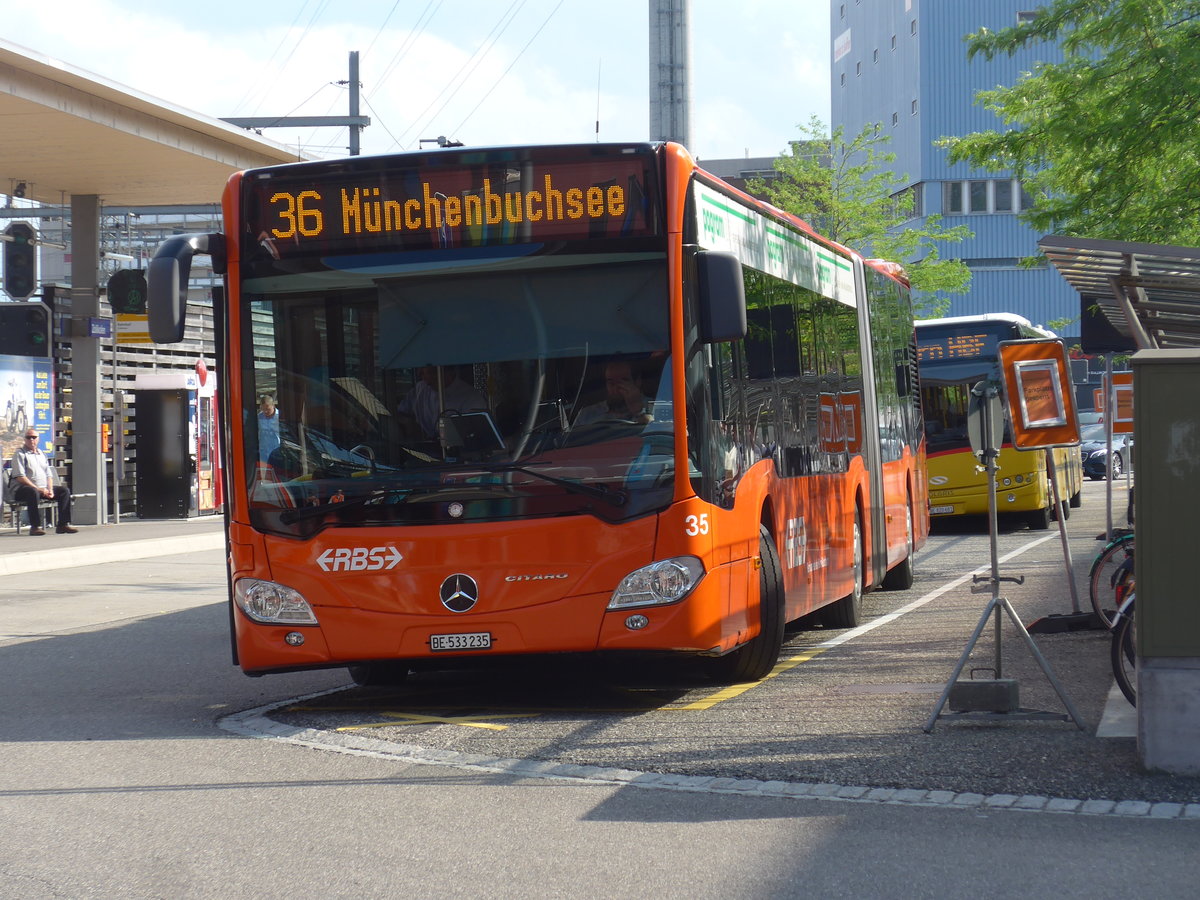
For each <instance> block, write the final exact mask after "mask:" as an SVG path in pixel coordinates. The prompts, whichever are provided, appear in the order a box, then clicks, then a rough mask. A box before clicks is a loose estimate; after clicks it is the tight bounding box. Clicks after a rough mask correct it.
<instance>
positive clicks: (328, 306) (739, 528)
mask: <svg viewBox="0 0 1200 900" xmlns="http://www.w3.org/2000/svg"><path fill="white" fill-rule="evenodd" d="M222 202H223V213H224V223H225V232H224V234H197V235H181V236H178V237H175V238H172V239H169V240H168V241H165V242H164V243H163V244H162V246H161V247H160V248H159V250H158V253H157V254H156V256H155V258H154V260H152V262H151V264H150V269H149V307H150V320H151V329H152V333H153V337H154V338H155V340H156V341H159V342H171V341H178V340H181V339H182V336H183V333H184V327H185V324H186V321H185V320H186V308H187V298H186V293H185V291H184V290H183V288H184V287H185V286H186V285H187V283H188V272H189V269H190V264H191V259H192V257H193V255H195V254H204V253H206V254H209V255H211V256H212V259H213V265H214V269H216V270H217V271H218V272H222V273H223V274H224V277H225V290H224V292H217V296H215V297H214V314H215V318H216V323H217V329H218V336H219V345H220V348H221V349H220V359H219V364H220V367H221V369H222V377H223V378H224V379H225V384H226V385H227V389H226V390H225V392H224V394H223V397H222V401H223V428H224V430H225V436H226V440H225V441H224V448H225V449H226V454H227V458H226V460H225V466H226V468H225V472H226V473H227V487H228V493H227V496H228V503H227V507H226V516H227V523H228V550H229V574H230V616H231V621H232V643H233V652H234V661H235V663H236V664H238V665H240V666H241V668H242V669H243V670H244V671H245V672H246V673H247V674H250V675H261V674H265V673H269V672H285V671H293V670H300V669H309V668H320V667H333V666H345V667H347V668H348V669H349V670H350V673H351V675H352V676H353V678H354V679H355V680H356V681H358V682H359V683H362V684H376V683H386V682H390V681H395V680H398V679H400V678H403V677H404V676H405V675H406V674H407V673H408V672H409V671H410V670H411V669H413V668H417V667H420V666H423V665H424V666H427V665H438V664H445V663H447V662H453V661H455V660H458V659H461V658H463V657H478V656H486V655H507V654H544V653H558V652H608V651H614V652H615V651H643V652H644V651H670V652H674V653H679V654H687V655H689V656H697V655H698V656H702V657H709V658H711V659H710V661H709V663H708V664H710V665H711V666H712V667H713V669H714V670H715V673H716V674H717V675H718V676H720V677H727V678H730V679H740V680H753V679H757V678H761V677H763V676H764V675H766V674H767V673H768V672H770V671H771V669H772V667H773V666H774V665H775V663H776V661H777V659H778V655H779V652H780V648H781V645H782V640H783V633H784V626H785V624H786V623H787V622H789V621H791V620H794V619H797V618H800V617H801V616H805V615H808V614H810V613H819V614H820V615H821V617H822V618H823V619H824V621H825V622H826V623H827V624H831V625H837V626H850V625H854V624H856V623H857V622H858V621H859V617H860V615H861V602H862V594H863V592H864V591H866V590H869V589H872V588H876V587H880V586H883V587H898V588H904V587H907V586H909V584H911V581H912V559H913V554H914V552H915V550H916V549H917V548H918V547H919V546H920V545H921V544H922V542H923V541H924V539H925V536H926V532H927V520H926V508H927V502H926V496H925V482H924V469H925V466H924V457H923V454H924V447H923V442H922V433H921V416H920V409H919V397H918V394H917V384H916V349H915V346H916V345H915V342H914V337H913V334H914V332H913V320H912V312H911V306H910V303H909V297H908V287H907V283H906V282H905V280H904V278H903V273H902V272H900V271H899V270H898V269H897V268H896V267H894V266H890V265H888V264H885V263H880V262H876V261H868V260H864V259H862V258H861V257H860V256H858V255H856V254H855V253H853V252H852V251H849V250H847V249H845V248H842V247H839V246H837V245H835V244H833V243H831V242H829V241H826V240H823V239H822V238H821V237H820V236H819V235H817V234H816V233H814V232H813V230H812V229H811V228H809V227H808V226H807V225H806V224H805V223H803V222H801V221H799V220H797V219H794V218H791V217H789V216H787V215H785V214H783V213H781V212H779V211H778V210H776V209H774V208H772V207H770V206H768V205H766V204H763V203H761V202H759V201H757V200H755V199H754V198H752V197H749V196H748V195H746V194H743V193H740V192H738V191H736V190H735V189H733V188H731V187H730V186H729V185H727V184H725V183H724V182H722V181H720V180H719V179H717V178H715V177H713V176H711V175H708V174H706V173H705V172H703V171H702V170H701V169H700V168H698V167H697V165H696V163H695V161H694V160H693V159H692V157H691V156H690V155H689V154H688V153H687V151H686V150H684V148H682V147H680V146H678V145H676V144H671V143H666V144H628V145H624V144H623V145H603V144H598V145H589V146H574V147H573V146H561V147H553V146H546V147H523V148H522V147H516V148H495V149H465V148H463V149H458V148H453V149H444V150H438V151H431V152H422V153H413V154H404V155H396V156H380V157H353V158H349V159H341V160H336V161H327V162H311V163H297V164H293V165H284V166H277V167H271V168H265V169H258V170H251V171H246V172H241V173H238V174H235V175H234V176H233V177H232V178H231V179H230V181H229V183H228V185H227V187H226V190H225V193H224V197H223V201H222Z"/></svg>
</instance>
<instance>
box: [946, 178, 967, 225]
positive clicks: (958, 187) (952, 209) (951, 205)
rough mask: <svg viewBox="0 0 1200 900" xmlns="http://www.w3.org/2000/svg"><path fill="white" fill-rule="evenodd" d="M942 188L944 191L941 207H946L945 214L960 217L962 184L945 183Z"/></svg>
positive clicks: (961, 212) (958, 182) (959, 182)
mask: <svg viewBox="0 0 1200 900" xmlns="http://www.w3.org/2000/svg"><path fill="white" fill-rule="evenodd" d="M943 187H944V191H945V194H944V197H943V205H944V206H945V207H946V212H948V213H950V214H951V215H955V216H961V215H962V214H963V183H962V182H961V181H947V182H946V183H945V184H944V185H943Z"/></svg>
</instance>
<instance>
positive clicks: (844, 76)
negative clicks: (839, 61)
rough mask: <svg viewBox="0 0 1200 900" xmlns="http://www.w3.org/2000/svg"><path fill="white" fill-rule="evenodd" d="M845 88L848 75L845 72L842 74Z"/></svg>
mask: <svg viewBox="0 0 1200 900" xmlns="http://www.w3.org/2000/svg"><path fill="white" fill-rule="evenodd" d="M845 86H846V73H845V72H843V73H842V87H845Z"/></svg>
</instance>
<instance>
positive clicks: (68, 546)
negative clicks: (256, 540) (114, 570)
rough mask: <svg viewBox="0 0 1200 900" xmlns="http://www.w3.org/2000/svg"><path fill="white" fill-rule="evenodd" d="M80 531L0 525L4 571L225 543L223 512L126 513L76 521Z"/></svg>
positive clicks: (160, 553) (39, 569) (59, 566)
mask: <svg viewBox="0 0 1200 900" xmlns="http://www.w3.org/2000/svg"><path fill="white" fill-rule="evenodd" d="M75 527H76V528H78V529H79V533H78V534H58V533H56V532H55V531H54V530H52V529H51V530H49V531H47V533H46V534H44V535H41V536H36V535H31V534H30V533H29V529H28V528H22V529H21V533H20V534H19V535H18V534H17V533H16V531H15V530H14V529H12V528H11V527H5V528H0V576H4V575H19V574H21V573H23V572H44V571H48V570H52V569H64V568H69V567H72V566H90V565H95V564H97V563H106V562H119V561H121V560H129V559H145V558H147V557H151V556H169V555H171V554H174V553H188V552H191V551H194V550H213V549H220V548H222V547H224V546H225V530H224V527H225V523H224V519H223V518H222V517H221V516H197V517H194V518H191V519H137V518H134V517H132V516H122V518H121V523H120V524H119V525H116V524H111V525H76V526H75Z"/></svg>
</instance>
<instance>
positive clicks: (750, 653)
mask: <svg viewBox="0 0 1200 900" xmlns="http://www.w3.org/2000/svg"><path fill="white" fill-rule="evenodd" d="M758 548H759V549H758V553H759V558H760V559H761V560H762V565H761V567H760V568H759V570H758V618H759V632H758V635H757V636H755V637H753V638H751V639H750V640H749V641H747V642H746V643H744V644H742V646H740V647H738V648H737V649H736V650H734V651H732V652H731V653H727V654H725V655H724V656H722V657H720V658H718V659H716V660H713V663H714V666H713V668H714V669H715V673H714V674H715V675H716V676H717V677H718V678H719V679H721V680H722V681H759V680H761V679H763V678H765V677H766V676H767V675H768V674H769V673H770V672H771V670H772V669H774V668H775V664H776V663H777V662H779V651H780V650H781V649H782V647H783V630H784V624H785V623H784V621H783V620H784V615H785V614H784V596H783V566H782V565H781V564H780V562H779V551H777V550H776V549H775V538H774V537H772V536H771V532H770V531H768V530H767V528H766V526H765V525H760V526H759V536H758Z"/></svg>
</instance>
